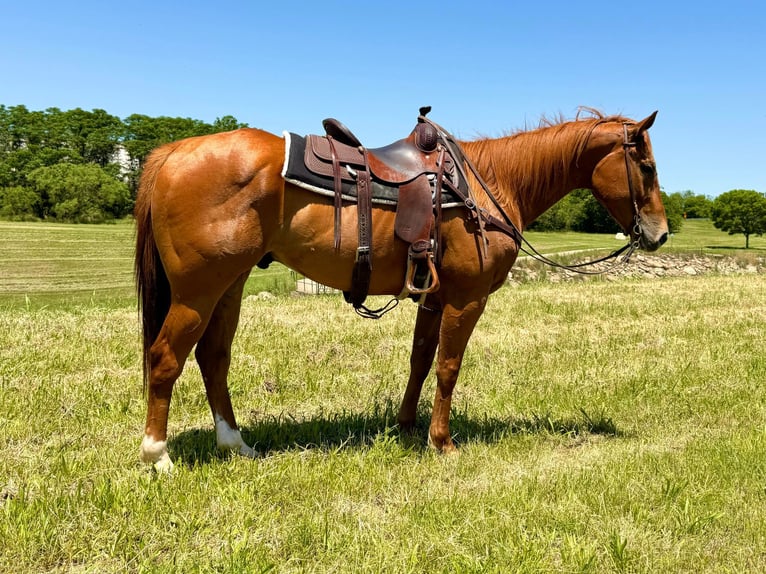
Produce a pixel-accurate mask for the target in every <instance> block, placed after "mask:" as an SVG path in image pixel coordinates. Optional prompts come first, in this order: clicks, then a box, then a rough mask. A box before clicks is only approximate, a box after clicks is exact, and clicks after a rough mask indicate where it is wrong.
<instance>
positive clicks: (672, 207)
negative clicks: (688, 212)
mask: <svg viewBox="0 0 766 574" xmlns="http://www.w3.org/2000/svg"><path fill="white" fill-rule="evenodd" d="M660 195H661V197H662V204H663V205H664V206H665V217H667V219H668V231H670V233H678V232H679V231H681V227H682V226H683V224H684V200H683V197H682V196H681V194H680V193H678V192H676V193H671V194H670V195H668V194H667V193H665V192H664V191H660Z"/></svg>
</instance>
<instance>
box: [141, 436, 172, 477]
mask: <svg viewBox="0 0 766 574" xmlns="http://www.w3.org/2000/svg"><path fill="white" fill-rule="evenodd" d="M140 456H141V461H142V462H145V463H146V464H153V465H154V468H156V469H157V471H158V472H171V471H172V470H173V461H172V460H170V455H169V454H168V443H167V442H165V441H164V440H154V439H153V438H152V437H150V436H149V435H146V434H145V435H144V440H142V441H141V452H140Z"/></svg>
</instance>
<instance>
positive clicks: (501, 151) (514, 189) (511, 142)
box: [463, 128, 595, 227]
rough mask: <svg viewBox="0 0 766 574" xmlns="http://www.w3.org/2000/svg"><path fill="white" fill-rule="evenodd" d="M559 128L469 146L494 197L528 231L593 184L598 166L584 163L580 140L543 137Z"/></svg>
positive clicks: (466, 143) (466, 144) (468, 153)
mask: <svg viewBox="0 0 766 574" xmlns="http://www.w3.org/2000/svg"><path fill="white" fill-rule="evenodd" d="M553 129H555V128H544V129H543V130H535V131H533V132H522V133H519V134H516V135H513V136H509V137H504V138H499V139H487V140H478V141H474V142H465V143H464V144H463V147H464V150H465V153H466V155H468V157H469V158H471V160H472V161H473V162H474V163H475V165H476V167H477V170H478V171H479V173H480V174H481V176H482V178H483V179H484V180H485V181H486V182H487V184H488V185H489V187H490V188H491V191H492V193H493V194H494V195H495V196H496V197H497V198H498V200H499V201H500V203H501V204H502V205H503V207H504V209H506V211H508V213H509V215H516V216H517V217H518V218H519V220H520V221H518V222H517V223H519V224H520V225H521V226H522V227H526V226H527V225H528V224H530V223H531V222H532V221H534V220H535V219H537V218H538V217H539V216H540V215H541V214H542V213H543V212H545V210H547V209H548V208H549V207H551V206H552V205H553V204H555V203H556V202H557V201H559V200H560V199H561V198H563V197H564V196H565V195H567V194H568V193H569V192H570V191H572V190H574V189H578V188H583V187H589V186H590V185H591V181H590V178H591V174H592V172H593V167H595V166H590V165H582V164H578V157H579V155H580V152H581V151H582V150H580V149H578V145H577V142H576V140H575V139H574V138H556V137H551V134H550V133H547V134H545V133H542V132H544V131H546V130H553ZM585 155H588V156H589V155H590V154H583V156H585ZM588 163H590V162H588Z"/></svg>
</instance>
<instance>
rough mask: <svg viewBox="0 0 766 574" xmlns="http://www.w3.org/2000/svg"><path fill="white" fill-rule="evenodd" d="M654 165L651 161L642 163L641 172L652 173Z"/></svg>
mask: <svg viewBox="0 0 766 574" xmlns="http://www.w3.org/2000/svg"><path fill="white" fill-rule="evenodd" d="M655 169H656V168H655V167H654V164H653V163H642V164H641V173H643V174H644V175H654V172H655Z"/></svg>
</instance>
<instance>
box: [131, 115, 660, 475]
mask: <svg viewBox="0 0 766 574" xmlns="http://www.w3.org/2000/svg"><path fill="white" fill-rule="evenodd" d="M592 112H593V113H592V114H589V115H588V117H583V118H581V117H579V114H578V117H576V118H575V119H573V120H565V119H561V118H560V119H557V120H555V121H549V120H545V119H544V120H542V121H541V125H540V126H539V127H537V128H534V129H528V130H519V131H517V132H514V133H511V134H510V135H504V136H502V137H497V138H480V139H476V140H472V141H461V142H458V143H459V146H460V147H461V148H462V150H463V153H464V155H465V161H466V163H469V162H470V163H471V164H472V165H473V166H474V169H475V170H476V172H475V174H474V173H473V172H470V171H468V170H466V173H467V174H468V178H469V180H470V181H469V183H470V187H471V189H472V190H473V196H474V198H475V202H476V203H477V204H478V207H479V208H480V209H482V210H484V211H485V212H486V213H489V214H492V215H494V217H495V218H496V219H503V220H506V221H508V222H510V223H512V225H513V227H515V228H516V229H518V230H524V229H525V228H526V226H528V225H529V224H530V223H531V222H533V221H534V220H535V219H536V218H537V217H538V216H539V215H541V214H542V213H543V212H544V211H545V210H546V209H548V208H549V207H551V206H552V205H553V204H554V203H555V202H557V201H558V200H560V199H561V198H562V197H564V196H565V195H566V194H567V193H569V192H570V191H572V190H574V189H580V188H587V189H589V190H591V192H592V194H593V195H594V197H595V198H596V199H597V200H598V201H599V202H600V203H601V204H602V205H603V206H604V207H605V208H606V209H607V211H608V212H609V214H610V215H611V216H612V217H613V218H614V219H615V220H616V222H617V223H618V224H619V225H620V226H621V227H622V228H623V230H624V232H625V234H626V235H627V236H629V238H630V240H631V242H632V243H633V245H634V246H635V247H638V248H641V249H643V250H646V251H654V250H656V249H658V248H659V247H660V246H661V245H662V244H663V243H664V242H665V241H666V239H667V236H668V224H667V219H666V216H665V208H664V206H663V203H662V199H661V196H660V186H659V182H658V178H657V170H656V165H655V160H654V155H653V152H652V145H651V141H650V138H649V133H648V130H649V128H650V127H651V126H652V124H653V123H654V120H655V117H656V114H657V112H656V111H655V112H654V113H653V114H651V115H649V116H648V117H646V118H645V119H643V120H641V121H635V120H631V119H629V118H627V117H623V116H607V115H604V114H603V113H601V112H598V111H596V110H592ZM284 161H285V140H284V137H283V136H278V135H275V134H272V133H269V132H266V131H263V130H259V129H256V128H242V129H239V130H235V131H231V132H225V133H217V134H212V135H205V136H199V137H192V138H188V139H184V140H180V141H177V142H173V143H169V144H165V145H162V146H161V147H158V148H157V149H155V150H154V151H153V152H152V153H151V154H150V155H149V156H148V158H147V160H146V163H145V167H144V171H143V174H142V177H141V181H140V184H139V190H138V193H137V197H136V205H135V221H136V253H135V274H136V285H137V291H138V299H139V307H140V313H141V323H142V331H143V379H144V389H145V395H146V401H147V413H146V425H145V428H144V433H143V439H142V441H141V446H140V458H141V460H142V461H143V462H145V463H147V464H153V465H154V467H155V468H156V469H158V470H161V471H166V470H170V469H172V466H173V463H172V461H171V458H170V455H169V453H168V447H167V425H168V413H169V408H170V402H171V395H172V391H173V385H174V383H175V382H176V380H177V379H178V377H179V376H180V374H181V372H182V370H183V368H184V364H185V361H186V360H187V358H188V356H189V355H190V353H191V352H192V350H193V349H194V353H195V357H196V360H197V363H198V366H199V369H200V372H201V374H202V379H203V381H204V385H205V391H206V395H207V400H208V403H209V406H210V410H211V412H212V416H213V423H214V428H215V434H216V441H217V446H218V448H219V449H221V450H224V451H233V452H235V453H238V454H240V455H244V456H248V457H254V456H255V452H254V450H253V449H252V448H251V447H249V446H248V445H247V444H246V443H245V442H244V440H243V438H242V435H241V432H240V430H239V427H238V426H237V422H236V418H235V415H234V410H233V407H232V403H231V398H230V394H229V390H228V386H227V385H228V382H227V377H228V371H229V366H230V363H231V346H232V341H233V339H234V336H235V331H236V329H237V323H238V320H239V314H240V306H241V299H242V293H243V287H244V284H245V281H246V280H247V278H248V276H249V274H250V272H251V270H252V269H253V267H255V266H256V265H258V264H259V263H261V267H263V266H264V263H266V264H267V263H268V262H270V261H272V260H274V261H278V262H280V263H282V264H284V265H286V266H287V267H289V268H291V269H293V270H295V271H297V272H298V273H301V274H303V275H305V276H307V277H309V278H311V279H313V280H315V281H317V282H319V283H321V284H324V285H327V286H329V287H332V288H335V289H338V290H343V291H348V290H349V289H350V288H351V276H352V268H353V266H354V259H355V250H356V239H355V238H356V234H357V229H356V225H357V209H356V205H353V204H348V203H347V204H346V205H344V206H343V207H342V222H343V223H342V225H341V229H340V233H341V236H342V237H343V238H344V240H343V242H342V243H341V245H340V246H339V247H338V246H336V245H334V228H333V219H334V205H333V200H332V198H328V197H324V196H321V195H318V194H315V193H312V192H311V191H308V190H305V189H303V188H301V187H298V186H295V185H293V184H291V183H288V182H286V181H285V179H284V178H283V177H282V173H281V170H282V168H283V164H284ZM482 180H483V186H484V187H482ZM394 218H395V209H394V208H393V207H391V206H386V205H377V204H375V205H374V206H373V209H372V253H373V254H374V256H373V267H372V272H371V276H370V282H369V294H371V295H393V296H395V295H397V294H399V293H400V292H401V291H402V285H403V283H404V281H405V267H406V261H407V245H406V244H405V243H404V242H403V241H402V240H400V239H399V238H397V237H395V234H394ZM484 227H486V228H484ZM440 242H441V260H440V262H439V277H440V281H441V283H440V287H439V289H438V290H437V291H435V292H432V293H429V294H428V295H427V296H425V298H424V300H421V301H420V302H419V306H418V310H417V314H416V321H415V327H414V333H413V339H412V351H411V355H410V374H409V379H408V381H407V386H406V389H405V392H404V395H403V398H402V402H401V406H400V409H399V412H398V416H397V421H398V424H399V426H400V428H401V429H402V430H403V431H411V430H412V429H413V428H414V425H415V420H416V411H417V405H418V401H419V399H420V395H421V391H422V387H423V384H424V381H425V379H426V378H427V376H428V374H429V372H430V370H431V367H432V365H433V363H434V359H436V369H435V374H436V393H435V397H434V401H433V409H432V414H431V422H430V426H429V429H428V444H429V445H430V446H431V447H433V448H434V449H436V450H437V451H441V452H444V453H449V452H453V451H455V448H456V447H455V445H454V443H453V441H452V438H451V435H450V428H449V418H450V408H451V403H452V396H453V391H454V389H455V384H456V381H457V379H458V374H459V372H460V366H461V362H462V360H463V355H464V352H465V349H466V345H467V344H468V340H469V338H470V336H471V333H472V332H473V330H474V327H475V325H476V323H477V321H478V320H479V317H480V316H481V315H482V312H483V311H484V308H485V306H486V304H487V298H488V297H489V295H490V294H491V293H493V292H494V291H495V290H497V289H498V288H500V287H501V286H502V285H503V284H504V283H505V282H506V281H507V277H508V274H509V272H510V269H511V266H512V265H513V264H514V262H515V260H516V257H517V254H518V252H519V247H520V245H519V241H518V238H517V237H514V236H513V234H509V233H507V232H506V231H504V230H503V229H500V228H498V227H492V226H482V225H481V224H480V222H477V218H476V217H475V214H474V213H473V212H472V211H471V210H469V209H467V208H466V207H461V206H459V207H454V208H450V209H445V210H444V212H443V214H442V222H441V227H440Z"/></svg>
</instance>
